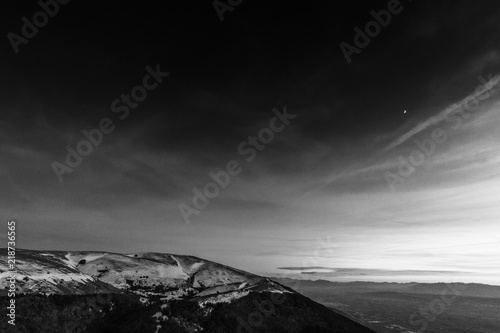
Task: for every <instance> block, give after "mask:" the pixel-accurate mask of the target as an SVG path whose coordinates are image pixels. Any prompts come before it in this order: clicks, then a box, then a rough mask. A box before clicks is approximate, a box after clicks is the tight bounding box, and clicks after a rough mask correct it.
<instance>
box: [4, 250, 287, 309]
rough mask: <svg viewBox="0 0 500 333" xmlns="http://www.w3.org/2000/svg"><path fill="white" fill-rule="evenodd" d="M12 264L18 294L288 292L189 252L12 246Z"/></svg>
mask: <svg viewBox="0 0 500 333" xmlns="http://www.w3.org/2000/svg"><path fill="white" fill-rule="evenodd" d="M6 259H7V258H6V257H5V256H4V255H0V277H6V276H7V275H8V273H7V272H6V271H7V262H6ZM16 268H17V272H18V274H17V276H16V279H17V281H18V282H17V287H18V289H19V290H18V293H26V294H32V293H45V294H47V293H49V294H85V293H96V292H116V291H117V290H128V291H132V292H134V293H136V294H139V295H141V296H143V297H144V299H145V300H147V299H149V298H151V297H155V298H160V299H161V300H164V301H168V300H171V299H179V298H185V297H189V298H192V299H197V300H199V301H200V302H203V303H206V302H217V300H220V301H222V302H228V301H229V300H231V299H235V298H238V297H241V295H245V294H248V292H249V291H255V292H262V291H267V292H278V293H282V292H291V291H290V290H288V289H287V288H285V287H282V286H281V285H279V284H277V283H275V282H272V281H270V280H269V279H267V278H263V277H260V276H257V275H254V274H251V273H248V272H245V271H241V270H238V269H235V268H231V267H228V266H225V265H221V264H218V263H215V262H211V261H208V260H203V259H200V258H196V257H192V256H181V255H173V254H165V253H132V254H118V253H109V252H88V251H85V252H61V251H32V250H18V251H17V253H16ZM7 283H8V282H7V280H6V279H5V278H2V279H1V282H0V289H1V290H2V291H3V293H5V292H6V290H7ZM114 288H116V289H114ZM231 293H234V295H232V294H231ZM222 295H224V296H222ZM210 298H213V299H210Z"/></svg>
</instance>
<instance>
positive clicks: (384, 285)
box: [273, 278, 500, 298]
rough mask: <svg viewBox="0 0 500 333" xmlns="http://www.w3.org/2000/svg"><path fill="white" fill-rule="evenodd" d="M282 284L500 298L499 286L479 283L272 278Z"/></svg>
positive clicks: (354, 290)
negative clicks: (448, 291) (452, 293)
mask: <svg viewBox="0 0 500 333" xmlns="http://www.w3.org/2000/svg"><path fill="white" fill-rule="evenodd" d="M273 280H275V281H278V282H280V283H281V284H283V285H293V286H294V287H295V288H296V289H298V290H297V291H299V292H300V290H301V289H307V290H312V289H315V288H316V289H321V290H324V291H326V290H332V291H335V292H336V293H350V292H355V293H363V292H397V293H406V294H424V295H439V294H440V293H442V292H443V290H446V289H448V288H451V289H455V290H457V292H459V293H460V296H468V297H485V298H500V286H492V285H487V284H479V283H458V282H451V283H444V282H440V283H417V282H411V283H396V282H363V281H356V282H332V281H327V280H314V281H313V280H296V279H286V278H285V279H283V278H273Z"/></svg>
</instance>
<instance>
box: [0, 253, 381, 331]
mask: <svg viewBox="0 0 500 333" xmlns="http://www.w3.org/2000/svg"><path fill="white" fill-rule="evenodd" d="M16 266H17V276H16V280H17V281H16V286H17V295H16V302H17V307H18V311H17V318H16V328H17V329H18V331H19V332H31V331H36V332H236V331H237V332H339V333H341V332H343V333H351V332H360V333H365V332H366V333H369V332H373V331H372V330H370V329H368V328H366V327H364V326H362V325H360V324H358V323H356V322H354V321H352V320H350V319H348V318H346V317H344V316H343V315H341V314H338V313H335V312H332V311H330V310H328V309H327V308H325V307H323V306H322V305H320V304H318V303H315V302H313V301H312V300H310V299H308V298H306V297H304V296H302V295H300V294H298V293H297V292H295V291H293V290H292V289H290V288H288V287H285V286H283V285H281V284H279V283H277V282H274V281H272V280H270V279H268V278H265V277H261V276H258V275H254V274H251V273H248V272H245V271H241V270H238V269H235V268H232V267H228V266H225V265H221V264H218V263H215V262H211V261H208V260H204V259H200V258H197V257H192V256H182V255H174V254H164V253H131V254H118V253H109V252H64V251H32V250H18V251H17V253H16ZM6 270H7V267H6V257H5V251H2V255H1V256H0V277H1V278H2V279H1V282H0V289H1V290H2V292H1V294H0V295H1V296H2V297H1V303H2V306H4V305H5V306H6V305H7V302H8V298H7V297H6V293H7V288H8V286H7V281H6V279H5V277H6V276H7V274H8V273H7V272H6ZM46 318H51V320H45V319H46ZM0 325H1V326H0V328H1V329H2V331H4V330H6V329H7V328H8V327H7V326H6V325H7V324H6V323H5V322H3V323H2V324H0Z"/></svg>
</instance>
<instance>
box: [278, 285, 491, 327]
mask: <svg viewBox="0 0 500 333" xmlns="http://www.w3.org/2000/svg"><path fill="white" fill-rule="evenodd" d="M273 280H275V281H277V282H279V283H280V284H282V285H286V286H293V288H294V289H295V290H296V291H297V292H300V293H301V294H303V295H305V296H307V297H310V298H311V299H313V300H315V301H316V302H318V303H320V304H323V305H325V306H326V307H329V308H331V309H334V310H335V311H338V310H341V311H342V314H343V315H346V316H349V318H351V319H353V320H355V321H356V322H360V323H364V324H366V325H369V326H370V327H371V328H372V329H374V330H376V331H377V332H379V333H416V332H425V333H499V332H500V316H499V313H500V286H491V285H485V284H475V283H378V282H330V281H325V280H316V281H311V280H294V279H279V278H273Z"/></svg>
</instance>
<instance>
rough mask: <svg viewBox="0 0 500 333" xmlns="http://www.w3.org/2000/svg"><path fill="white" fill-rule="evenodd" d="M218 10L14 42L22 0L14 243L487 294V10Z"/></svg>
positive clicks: (495, 26)
mask: <svg viewBox="0 0 500 333" xmlns="http://www.w3.org/2000/svg"><path fill="white" fill-rule="evenodd" d="M221 3H223V4H226V3H225V2H221ZM233 4H234V5H233V6H231V7H230V8H229V9H227V8H228V7H223V5H220V3H219V5H218V6H222V7H217V9H216V8H215V7H214V3H212V2H210V1H199V2H197V1H190V2H175V3H167V4H163V6H160V4H159V3H158V2H153V1H149V2H148V1H144V2H141V3H137V2H130V3H128V2H123V3H121V4H120V6H116V5H114V4H107V3H92V4H90V3H84V2H68V3H67V4H59V6H58V7H59V8H58V10H57V12H56V13H54V8H52V10H53V15H52V16H53V17H48V16H47V22H42V23H45V24H40V27H38V29H37V30H38V31H37V32H36V33H34V32H33V31H29V28H24V33H28V34H29V33H31V35H29V38H24V37H23V25H24V24H26V23H25V22H26V21H23V20H22V18H23V17H26V20H27V21H29V22H33V18H34V17H33V16H34V15H35V17H38V16H37V14H36V13H37V12H39V11H40V10H41V7H40V5H39V4H38V3H37V2H36V1H23V2H16V3H9V4H8V5H6V7H5V10H3V11H2V14H1V15H2V16H3V17H2V19H1V20H0V22H2V23H1V27H2V29H3V34H4V36H5V38H4V44H3V45H4V47H3V48H2V51H1V53H0V57H1V58H2V59H1V60H2V61H0V70H1V75H0V82H1V87H2V89H1V90H0V110H1V112H0V138H1V139H0V188H1V191H0V216H1V219H2V221H3V222H2V223H4V226H5V230H6V226H7V224H6V222H7V221H10V220H15V221H16V222H17V228H18V229H17V240H18V243H17V246H18V247H22V248H28V249H39V250H103V251H112V252H122V253H127V252H138V251H144V252H146V251H154V252H167V253H176V254H185V255H194V256H198V257H201V258H205V259H209V260H213V261H216V262H220V263H224V264H227V265H230V266H233V267H237V268H240V269H244V270H247V271H250V272H254V273H257V274H263V275H269V276H286V277H293V278H303V279H328V280H332V281H355V280H364V281H397V282H407V281H420V282H437V281H445V282H447V281H450V282H457V281H462V282H478V283H488V284H497V285H500V265H499V262H498V258H499V257H500V224H499V222H500V219H499V218H500V205H499V195H498V194H499V192H500V177H499V176H500V173H499V170H500V140H499V139H500V134H499V133H500V132H499V129H500V97H499V96H500V76H499V74H500V4H498V2H497V1H482V2H480V3H479V2H478V3H472V2H470V1H451V0H447V1H440V2H439V3H436V2H433V1H401V2H400V3H399V5H398V6H396V5H397V3H396V5H395V2H394V1H389V2H387V1H351V2H349V3H347V4H346V3H342V4H340V3H335V2H327V1H319V2H315V3H311V4H307V5H306V4H304V3H290V2H285V1H276V2H273V3H272V4H269V2H263V1H242V2H240V3H239V4H238V2H237V1H233ZM224 6H227V4H226V5H224ZM392 6H396V7H392ZM221 8H226V9H227V10H225V11H223V9H221ZM388 8H393V9H394V8H397V9H394V13H392V14H391V19H390V22H388V24H385V27H382V26H379V28H380V29H378V30H379V31H377V33H371V35H372V37H370V36H366V38H367V39H369V40H368V41H367V40H366V39H365V41H364V44H363V45H361V44H362V42H363V41H362V39H363V38H361V37H359V36H358V39H356V35H357V31H365V26H366V24H367V23H369V22H370V21H373V20H374V17H373V14H372V13H371V11H375V12H376V13H380V11H382V10H384V11H386V10H387V9H388ZM218 11H219V12H218ZM222 11H223V12H222ZM395 12H397V13H395ZM389 13H390V12H389ZM40 17H41V16H40ZM40 17H38V19H40ZM221 17H222V18H223V20H221ZM41 19H43V17H42V18H41ZM356 27H358V28H359V30H356V29H355V28H356ZM14 35H16V36H17V37H13V36H14ZM9 36H10V37H9ZM23 38H24V39H23ZM360 38H361V39H360ZM21 39H22V40H23V42H19V41H20V40H21ZM356 41H358V44H356ZM342 43H344V44H342ZM360 43H361V44H360ZM347 44H349V45H350V47H352V49H354V48H355V47H356V45H358V46H359V47H356V49H355V50H356V51H355V52H351V53H350V54H349V56H348V58H349V59H347V58H346V56H345V49H344V51H343V49H342V47H341V45H347ZM360 45H361V46H360ZM145 87H146V88H147V89H146V88H145ZM131 95H132V96H136V97H137V99H136V100H135V101H134V100H132V99H133V97H130V96H131ZM127 96H128V97H127ZM127 98H128V101H127ZM131 98H132V99H131ZM103 124H104V125H103ZM96 129H98V130H96ZM84 131H87V132H85V133H98V132H99V133H101V134H100V135H99V134H94V137H93V140H94V142H96V144H92V143H87V144H86V143H85V141H87V142H89V139H88V138H87V137H86V136H85V134H84ZM101 136H102V137H101ZM68 147H69V148H68ZM89 147H90V148H89ZM68 149H69V150H68ZM78 149H80V151H82V152H83V153H82V154H81V155H84V154H85V155H86V156H80V155H78V156H80V157H75V156H73V157H70V158H69V160H68V157H67V155H68V151H75V152H76V153H75V154H78ZM86 149H87V150H86ZM89 149H90V150H89ZM68 161H69V162H68ZM70 164H71V165H70ZM221 172H222V173H221ZM214 174H216V175H219V176H217V177H219V178H218V179H219V182H220V184H222V185H223V186H222V185H216V184H215V183H214V179H213V175H214ZM227 182H228V183H227ZM198 191H199V192H198ZM206 191H208V192H206ZM196 193H202V194H201V195H200V194H196ZM203 193H205V194H203ZM206 193H208V196H209V197H208V198H207V194H206ZM201 196H204V197H205V199H202V198H201ZM193 200H194V202H193Z"/></svg>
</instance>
